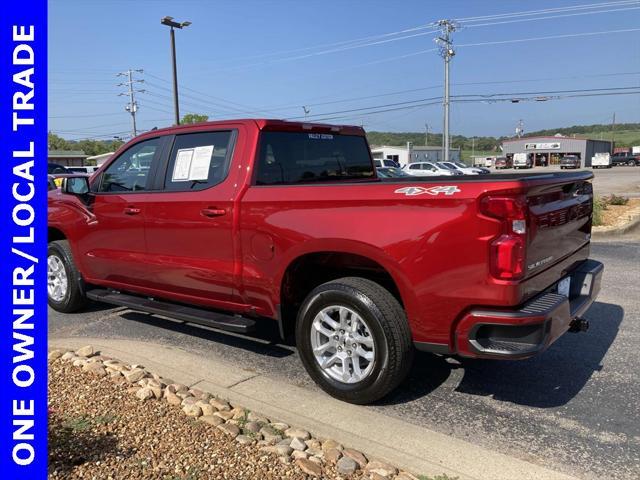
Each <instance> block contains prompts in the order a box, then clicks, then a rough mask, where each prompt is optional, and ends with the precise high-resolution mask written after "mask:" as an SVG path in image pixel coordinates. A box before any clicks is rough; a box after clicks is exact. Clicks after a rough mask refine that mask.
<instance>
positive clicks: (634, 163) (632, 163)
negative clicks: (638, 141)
mask: <svg viewBox="0 0 640 480" xmlns="http://www.w3.org/2000/svg"><path fill="white" fill-rule="evenodd" d="M627 165H628V166H630V167H635V166H636V162H635V160H629V161H628V162H627Z"/></svg>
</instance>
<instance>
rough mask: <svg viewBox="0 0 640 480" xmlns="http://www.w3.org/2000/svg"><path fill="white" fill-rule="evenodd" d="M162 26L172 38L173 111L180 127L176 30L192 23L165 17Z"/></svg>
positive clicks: (161, 21)
mask: <svg viewBox="0 0 640 480" xmlns="http://www.w3.org/2000/svg"><path fill="white" fill-rule="evenodd" d="M160 23H161V24H162V25H166V26H167V27H169V28H170V29H171V30H170V36H171V61H172V63H173V109H174V112H175V117H176V118H175V123H176V125H180V107H179V105H178V69H177V67H176V34H175V31H174V29H175V28H179V29H183V28H184V27H188V26H189V25H191V22H176V21H174V20H173V17H164V18H162V19H161V20H160Z"/></svg>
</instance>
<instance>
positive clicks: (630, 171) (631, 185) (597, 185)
mask: <svg viewBox="0 0 640 480" xmlns="http://www.w3.org/2000/svg"><path fill="white" fill-rule="evenodd" d="M582 170H586V171H588V172H593V175H594V179H593V189H594V191H595V192H596V195H600V196H604V195H610V194H612V193H615V194H616V195H624V196H626V197H630V198H638V197H640V167H613V168H604V169H595V170H593V169H591V168H583V169H582ZM572 171H574V170H560V167H559V166H558V165H552V166H549V167H534V168H533V169H530V170H514V169H508V170H495V169H491V172H492V173H516V172H519V173H524V172H526V173H543V172H572Z"/></svg>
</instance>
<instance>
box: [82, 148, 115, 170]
mask: <svg viewBox="0 0 640 480" xmlns="http://www.w3.org/2000/svg"><path fill="white" fill-rule="evenodd" d="M113 154H114V152H107V153H101V154H100V155H93V156H91V157H87V158H86V159H87V160H88V161H89V162H96V165H97V166H98V167H101V166H102V164H103V163H104V162H106V161H107V160H109V158H111V155H113Z"/></svg>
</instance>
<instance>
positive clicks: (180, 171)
mask: <svg viewBox="0 0 640 480" xmlns="http://www.w3.org/2000/svg"><path fill="white" fill-rule="evenodd" d="M192 158H193V148H183V149H181V150H178V153H177V155H176V163H175V164H174V165H173V174H172V175H171V181H172V182H188V181H189V172H190V171H191V159H192Z"/></svg>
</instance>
